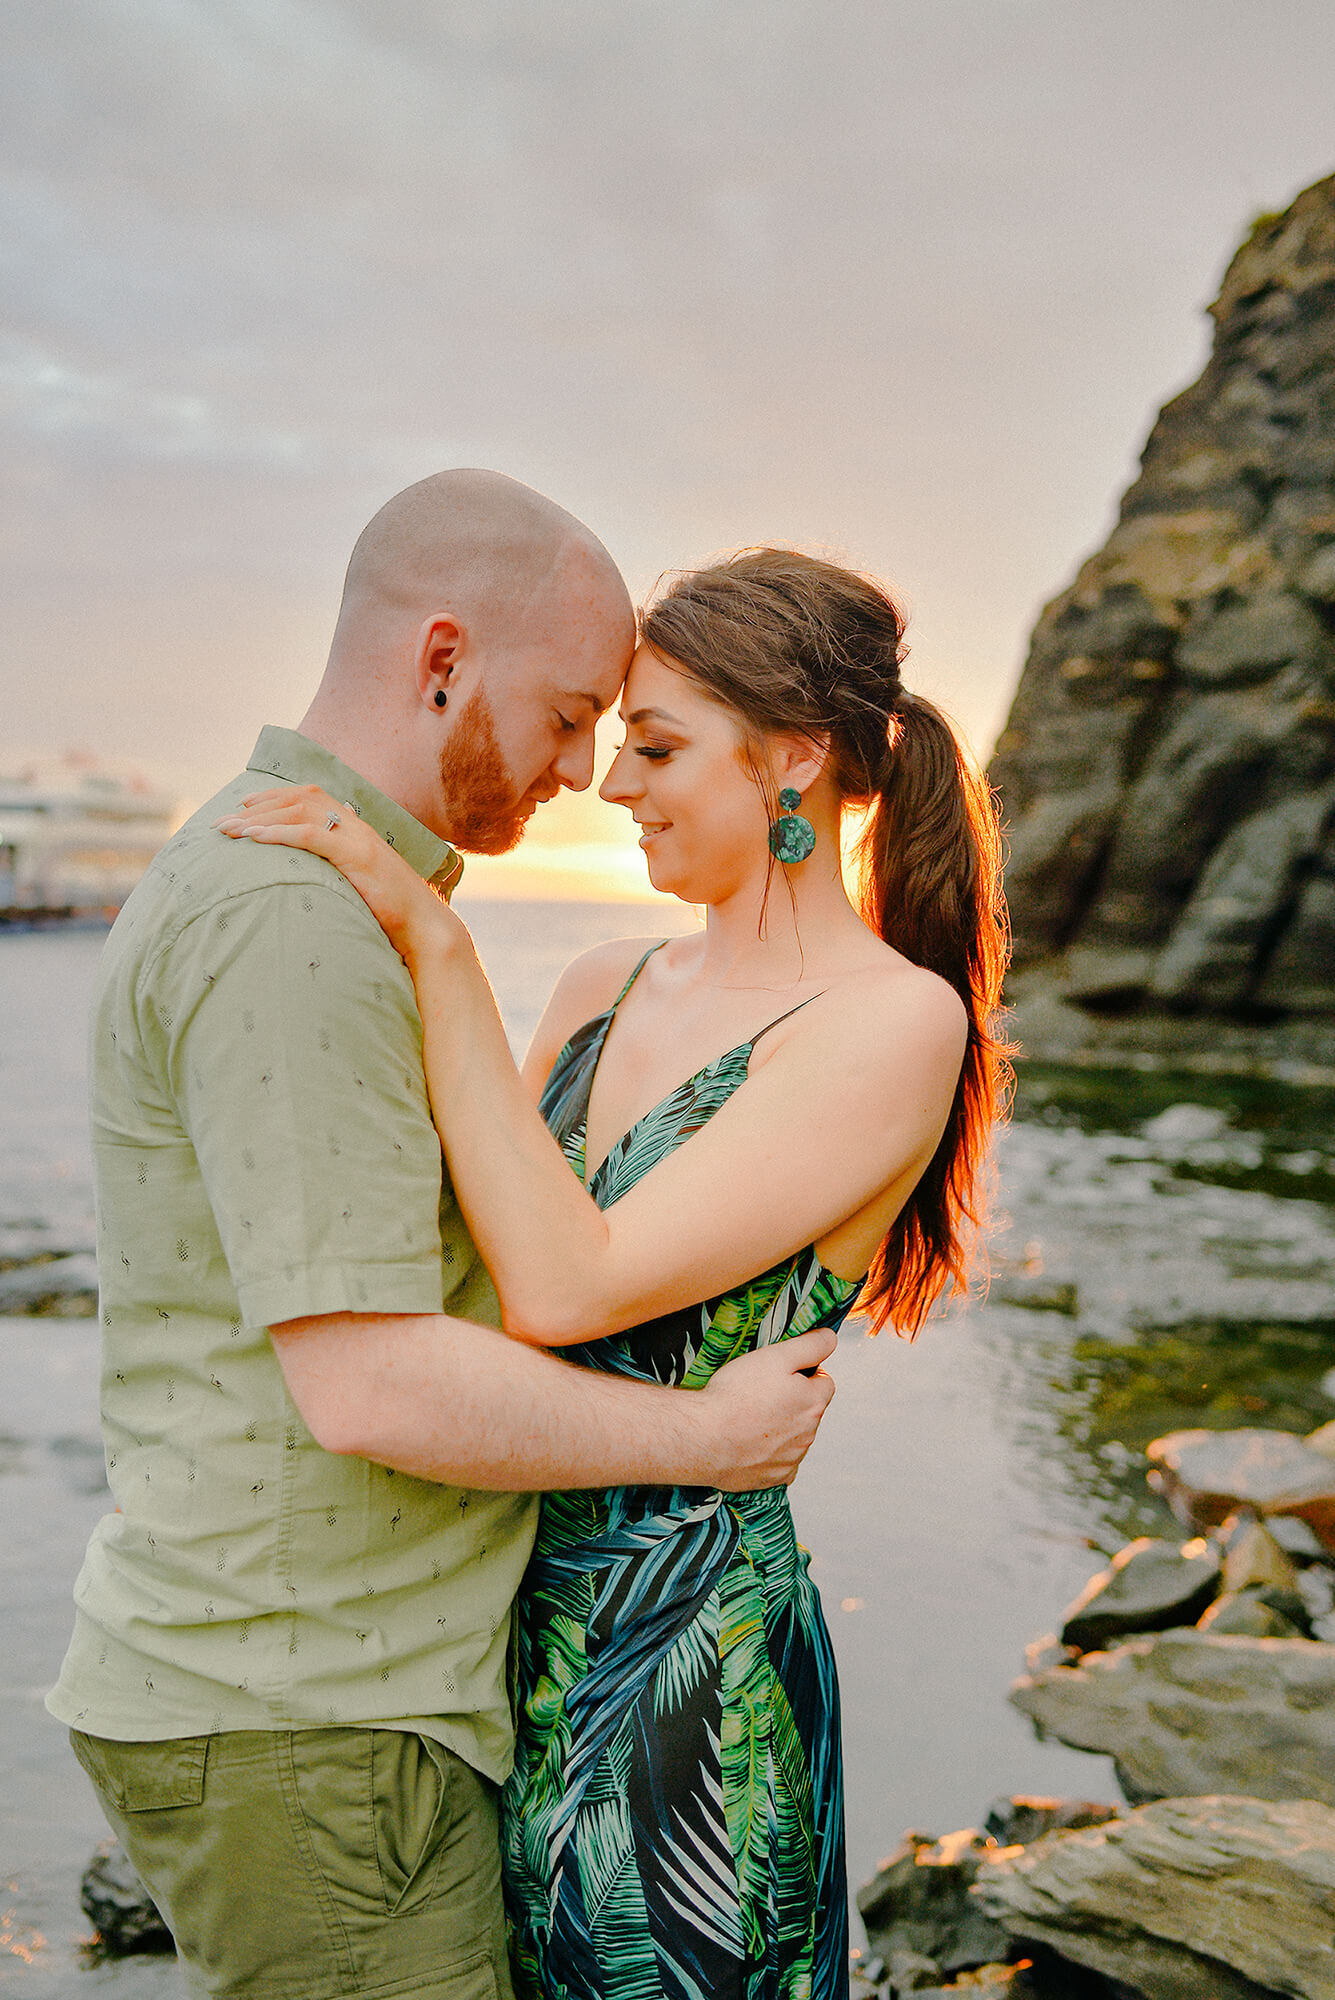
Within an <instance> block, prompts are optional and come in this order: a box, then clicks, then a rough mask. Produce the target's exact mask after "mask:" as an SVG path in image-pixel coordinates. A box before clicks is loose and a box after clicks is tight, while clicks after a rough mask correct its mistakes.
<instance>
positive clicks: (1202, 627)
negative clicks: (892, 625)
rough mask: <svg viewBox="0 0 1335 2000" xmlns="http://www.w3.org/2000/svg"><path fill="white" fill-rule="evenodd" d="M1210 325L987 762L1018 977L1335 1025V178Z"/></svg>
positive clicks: (1261, 239) (1044, 631)
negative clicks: (998, 801)
mask: <svg viewBox="0 0 1335 2000" xmlns="http://www.w3.org/2000/svg"><path fill="white" fill-rule="evenodd" d="M1211 312H1212V314H1213V317H1214V320H1215V340H1214V351H1213V354H1212V356H1211V359H1210V362H1209V365H1208V366H1207V368H1206V370H1205V372H1204V374H1203V375H1202V376H1201V378H1200V380H1199V381H1197V382H1196V383H1194V384H1193V385H1192V387H1191V388H1189V389H1187V390H1185V391H1184V392H1183V393H1182V394H1181V395H1180V396H1178V397H1176V398H1175V399H1174V400H1173V401H1172V402H1171V403H1169V404H1168V406H1167V407H1166V408H1165V409H1164V410H1163V412H1162V413H1161V415H1160V417H1159V419H1158V422H1157V423H1156V424H1155V426H1154V429H1153V431H1152V433H1151V436H1150V439H1149V443H1148V445H1147V446H1146V448H1145V452H1144V456H1143V459H1142V462H1141V463H1142V470H1141V474H1140V477H1139V478H1138V479H1137V480H1136V482H1135V484H1134V485H1133V486H1132V487H1131V488H1130V490H1129V492H1128V493H1127V494H1126V496H1125V498H1124V500H1123V502H1122V508H1121V515H1120V519H1119V521H1118V524H1117V526H1116V528H1115V529H1114V531H1113V534H1112V536H1111V537H1110V539H1109V541H1108V543H1107V545H1106V546H1105V547H1104V548H1103V549H1102V550H1100V551H1099V553H1098V554H1097V555H1095V556H1093V557H1091V558H1090V560H1089V561H1088V562H1086V563H1085V565H1084V567H1083V568H1082V569H1081V571H1080V573H1079V575H1078V576H1077V578H1076V580H1075V582H1074V584H1072V586H1071V587H1070V589H1069V590H1067V591H1066V592H1064V594H1063V595H1062V596H1060V597H1058V598H1057V599H1055V601H1054V602H1053V603H1051V604H1050V605H1049V606H1048V607H1047V609H1046V610H1045V611H1044V612H1043V615H1042V617H1041V618H1040V620H1039V623H1038V627H1037V629H1036V631H1035V633H1034V638H1033V643H1032V649H1031V652H1030V655H1029V660H1028V663H1027V665H1026V667H1025V669H1024V674H1023V676H1022V678H1021V681H1020V685H1019V689H1018V691H1017V694H1016V697H1015V702H1014V705H1013V707H1012V710H1011V713H1010V717H1009V720H1008V722H1007V726H1006V729H1005V731H1004V732H1003V734H1002V736H1001V738H1000V740H999V742H998V745H997V752H996V758H995V761H994V764H993V767H992V777H993V780H994V782H995V783H996V785H997V786H998V788H999V790H1000V792H1001V795H1002V799H1003V802H1004V806H1005V812H1006V817H1007V820H1008V822H1009V829H1010V831H1009V839H1010V847H1011V860H1010V868H1009V873H1008V878H1007V879H1008V891H1009V896H1010V904H1011V913H1012V919H1013V922H1014V928H1015V938H1016V960H1017V964H1018V965H1021V966H1023V965H1031V966H1043V967H1046V968H1047V969H1048V971H1049V972H1050V974H1051V978H1052V980H1053V983H1054V986H1055V987H1056V988H1058V989H1060V990H1061V991H1063V992H1064V993H1066V994H1068V995H1069V996H1070V997H1071V998H1072V999H1074V1000H1076V1001H1078V1002H1080V1003H1082V1004H1084V1005H1087V1006H1090V1007H1095V1008H1099V1009H1102V1010H1112V1011H1116V1010H1119V1009H1120V1010H1132V1009H1137V1008H1139V1009H1150V1010H1154V1009H1158V1010H1161V1011H1175V1010H1177V1011H1182V1010H1185V1011H1203V1012H1206V1013H1210V1014H1214V1015H1220V1016H1229V1015H1231V1016H1240V1017H1243V1018H1247V1017H1249V1016H1252V1017H1254V1016H1256V1015H1258V1014H1259V1015H1264V1016H1273V1015H1276V1014H1278V1015H1283V1016H1292V1017H1309V1018H1310V1017H1317V1018H1318V1019H1324V1018H1326V1017H1329V1018H1330V1025H1331V1026H1332V1027H1335V176H1331V177H1330V178H1329V179H1326V180H1323V181H1320V182H1318V183H1317V184H1316V185H1315V186H1313V187H1310V188H1308V189H1307V190H1306V191H1305V192H1304V193H1303V194H1301V195H1299V197H1298V198H1297V200H1296V201H1295V202H1294V203H1293V204H1292V206H1291V207H1290V208H1289V209H1288V210H1287V211H1286V212H1285V213H1284V214H1283V215H1280V216H1277V217H1267V218H1263V219H1262V220H1261V221H1260V222H1258V223H1257V224H1256V226H1255V227H1254V229H1253V230H1252V233H1251V235H1250V236H1249V237H1248V239H1247V241H1246V242H1245V243H1244V245H1243V246H1242V248H1241V249H1240V250H1239V251H1238V253H1237V255H1236V257H1235V258H1234V260H1233V262H1232V264H1231V266H1230V267H1229V270H1228V273H1227V275H1226V277H1225V279H1224V284H1223V289H1222V291H1221V292H1220V295H1219V298H1218V299H1217V300H1216V301H1215V304H1214V305H1213V306H1212V307H1211ZM1021 1028H1022V1032H1023V1021H1022V1023H1021Z"/></svg>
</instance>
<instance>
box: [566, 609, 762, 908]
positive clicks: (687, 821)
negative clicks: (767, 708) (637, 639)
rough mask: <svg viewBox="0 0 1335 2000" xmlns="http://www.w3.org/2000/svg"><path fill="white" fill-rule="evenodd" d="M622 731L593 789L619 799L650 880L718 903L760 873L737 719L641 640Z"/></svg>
mask: <svg viewBox="0 0 1335 2000" xmlns="http://www.w3.org/2000/svg"><path fill="white" fill-rule="evenodd" d="M620 712H621V720H622V722H623V723H624V724H625V728H626V740H625V743H624V744H623V745H622V747H621V749H620V750H619V751H618V752H617V756H616V761H615V762H614V764H613V765H612V768H611V770H610V771H609V772H608V774H607V776H606V778H605V779H604V780H603V783H602V784H601V785H600V786H599V796H600V797H602V798H604V799H610V800H612V801H613V802H614V803H615V804H617V805H621V806H625V807H626V808H627V810H628V811H629V812H630V813H632V814H633V816H634V818H635V820H636V823H637V824H638V825H639V826H640V827H641V828H642V832H641V834H640V846H641V847H642V848H643V849H644V855H645V860H646V861H647V862H648V864H649V880H650V881H651V882H652V883H653V885H654V887H655V888H656V889H664V890H667V891H668V892H669V893H670V894H671V895H674V896H680V897H681V899H682V901H683V902H686V903H718V902H722V901H724V900H725V899H726V898H727V897H729V896H731V895H734V894H736V892H737V891H738V889H740V888H742V887H744V886H745V885H746V883H747V882H748V881H749V880H752V879H754V878H760V879H763V878H764V877H765V875H766V874H767V872H768V867H769V852H768V847H767V844H766V843H767V836H768V831H769V815H768V813H767V812H766V809H765V801H764V798H763V797H762V795H761V792H760V788H759V786H758V785H757V784H756V781H755V778H754V777H753V776H752V774H751V772H750V770H749V768H748V767H747V765H746V763H745V762H744V761H743V755H742V749H743V733H742V728H741V725H740V723H739V722H738V721H737V719H736V718H735V717H734V716H733V715H731V714H730V713H729V711H728V710H727V709H725V708H721V707H720V706H719V704H718V703H717V702H714V701H711V700H710V699H709V698H708V696H707V695H705V694H703V693H702V692H701V690H700V688H699V687H698V686H697V684H696V683H695V682H694V681H692V680H691V679H690V678H689V676H688V675H686V674H683V673H680V672H678V671H677V669H676V668H674V667H671V666H669V665H668V664H667V663H666V662H665V661H664V660H661V659H660V658H659V657H658V655H657V654H656V653H652V652H650V650H649V648H648V647H647V646H641V647H639V649H638V650H637V652H636V654H635V657H634V659H633V660H632V661H631V665H630V672H629V673H628V674H627V676H626V685H625V688H624V689H623V691H622V696H621V711H620Z"/></svg>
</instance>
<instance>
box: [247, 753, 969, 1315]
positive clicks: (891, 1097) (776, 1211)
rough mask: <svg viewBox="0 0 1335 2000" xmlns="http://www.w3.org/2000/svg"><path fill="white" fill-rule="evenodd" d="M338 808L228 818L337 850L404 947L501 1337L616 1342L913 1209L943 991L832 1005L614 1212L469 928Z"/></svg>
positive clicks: (841, 997) (852, 993)
mask: <svg viewBox="0 0 1335 2000" xmlns="http://www.w3.org/2000/svg"><path fill="white" fill-rule="evenodd" d="M297 794H300V795H301V796H297ZM270 800H272V801H273V803H269V802H268V801H270ZM333 810H334V808H333V807H332V805H331V803H330V801H328V800H327V799H326V798H325V796H324V794H322V793H314V791H313V788H307V787H300V788H285V789H284V791H283V792H281V793H278V794H273V795H266V802H265V803H264V804H263V805H262V806H261V808H260V810H259V811H258V812H257V813H256V814H254V815H242V816H238V818H237V819H236V820H234V821H232V822H224V823H223V824H224V827H225V829H226V830H228V831H233V830H234V831H240V832H249V833H250V834H251V836H252V838H260V839H270V840H286V841H288V842H289V843H290V844H292V845H296V846H302V847H307V848H309V849H310V850H311V851H313V852H316V853H321V854H324V855H326V856H327V858H329V859H330V860H332V861H334V862H335V864H336V865H337V866H339V867H340V868H341V869H342V870H343V872H344V873H345V874H346V875H347V877H348V879H349V881H350V882H351V883H352V884H353V886H354V887H355V888H357V889H358V890H359V892H360V893H361V894H362V895H363V896H365V897H366V900H367V901H368V903H369V904H370V906H371V908H372V910H373V911H374V912H375V914H376V915H377V916H378V917H379V918H380V920H381V922H382V923H383V924H384V925H385V928H386V930H387V932H388V934H389V936H390V937H391V939H392V941H393V942H394V943H395V945H396V946H397V948H398V949H399V950H400V952H401V953H402V954H403V957H404V960H405V962H406V963H407V965H408V968H409V971H410V972H411V973H412V976H413V981H414V984H415V986H416V989H417V996H418V1006H419V1009H420V1012H421V1016H422V1028H423V1060H424V1064H425V1068H426V1075H427V1083H428V1087H429V1090H430V1094H431V1104H432V1112H433V1115H434V1117H435V1121H436V1125H437V1129H438V1130H439V1132H440V1135H441V1141H442V1144H443V1146H444V1148H445V1152H446V1155H447V1158H448V1160H449V1167H450V1177H451V1180H452V1181H453V1184H454V1189H455V1193H456V1194H457V1196H458V1199H459V1204H460V1207H461V1209H462V1210H463V1213H464V1216H465V1219H466V1220H467V1222H468V1226H469V1229H470V1230H471V1232H472V1235H473V1238H474V1241H475V1242H476V1243H477V1246H478V1249H479V1250H480V1251H481V1253H482V1256H483V1259H484V1261H485V1262H486V1264H487V1266H488V1268H489V1270H490V1271H491V1274H492V1277H493V1278H494V1280H495V1283H496V1289H497V1291H498V1293H499V1294H500V1298H501V1304H502V1310H503V1313H504V1316H505V1325H506V1328H507V1330H508V1331H510V1332H512V1333H515V1334H517V1335H518V1336H520V1337H521V1338H524V1339H528V1340H531V1341H534V1342H536V1343H537V1344H539V1345H543V1346H560V1345H566V1344H571V1343H575V1342H580V1341H585V1340H593V1339H597V1338H599V1337H601V1336H602V1335H604V1334H607V1333H613V1332H619V1331H620V1330H622V1329H623V1328H624V1327H627V1326H630V1325H633V1324H635V1323H636V1322H637V1321H639V1320H643V1319H648V1318H651V1317H653V1316H654V1315H655V1314H658V1313H662V1312H668V1311H671V1310H673V1309H674V1308H677V1307H680V1306H685V1305H692V1304H695V1303H696V1302H698V1301H699V1300H701V1299H705V1298H710V1297H714V1296H716V1295H717V1294H719V1293H721V1292H724V1291H727V1290H729V1289H731V1288H732V1287H733V1286H735V1285H738V1284H742V1283H744V1282H746V1281H747V1280H748V1279H749V1278H751V1277H753V1276H754V1275H755V1274H756V1272H758V1271H763V1270H767V1269H768V1268H769V1267H770V1266H771V1265H773V1264H776V1263H778V1262H780V1261H781V1260H782V1259H783V1258H785V1257H788V1256H791V1255H793V1254H794V1253H795V1252H796V1251H798V1250H800V1249H802V1248H804V1247H805V1246H806V1245H807V1244H809V1243H812V1242H816V1241H818V1240H819V1239H820V1238H821V1237H822V1236H823V1235H825V1234H827V1233H828V1232H829V1231H830V1230H832V1229H833V1228H834V1227H835V1226H836V1225H837V1224H838V1223H840V1222H843V1221H845V1220H846V1219H847V1218H848V1217H849V1216H851V1215H854V1214H856V1213H857V1212H858V1210H859V1209H861V1208H863V1207H864V1206H866V1204H867V1203H868V1202H870V1201H871V1200H872V1199H873V1198H875V1197H876V1196H878V1195H880V1194H882V1193H883V1192H884V1191H886V1190H892V1189H895V1188H900V1189H902V1193H901V1196H900V1198H901V1200H902V1199H904V1198H906V1197H907V1195H908V1194H909V1192H910V1190H911V1189H912V1186H913V1184H914V1182H915V1180H916V1179H917V1177H918V1175H919V1174H920V1173H921V1171H922V1168H923V1167H924V1166H925V1164H926V1162H927V1161H928V1160H929V1159H930V1157H931V1155H932V1153H933V1151H934V1150H935V1147H936V1144H937V1141H938V1139H939V1138H940V1135H941V1132H942V1130H943V1128H944V1125H945V1120H946V1116H947V1114H948V1112H949V1108H950V1104H951V1100H952V1097H953V1094H954V1089H955V1083H956V1079H957V1077H958V1074H959V1066H960V1061H961V1057H962V1053H963V1048H964V1015H963V1009H962V1007H961V1006H960V1003H959V1001H958V999H957V998H956V996H955V995H954V994H953V993H952V992H951V991H950V989H949V987H947V986H946V985H945V984H944V982H943V981H941V980H938V979H936V978H935V977H934V976H933V975H931V974H928V973H923V972H921V971H919V970H918V969H917V968H907V969H905V970H903V971H896V972H894V973H892V974H885V975H882V974H879V973H878V974H874V975H866V976H864V977H863V978H862V979H860V980H859V981H857V982H852V981H850V982H848V985H847V986H846V987H844V988H841V989H840V990H839V991H838V992H836V993H833V994H830V995H826V996H822V998H821V1000H820V1002H819V1003H818V1004H817V1005H815V1006H813V1007H810V1008H807V1009H805V1010H804V1013H803V1015H802V1016H801V1017H800V1031H794V1032H790V1033H789V1034H787V1035H785V1036H781V1037H776V1038H775V1039H774V1042H773V1043H772V1044H771V1045H770V1046H769V1048H767V1050H766V1051H765V1052H764V1055H763V1058H762V1059H758V1060H757V1061H756V1063H755V1065H754V1070H753V1074H752V1075H751V1076H750V1077H749V1078H748V1080H747V1082H746V1084H745V1086H744V1087H743V1088H742V1089H739V1090H738V1091H736V1092H735V1093H734V1094H733V1096H732V1097H731V1098H730V1099H729V1100H728V1101H727V1102H726V1103H725V1104H724V1105H723V1107H722V1108H721V1109H720V1110H719V1111H718V1112H717V1113H716V1114H715V1115H714V1117H713V1118H711V1119H710V1120H709V1122H708V1123H707V1124H706V1125H705V1126H703V1127H702V1129H701V1130H700V1131H698V1132H696V1133H694V1134H693V1135H692V1137H691V1139H690V1142H689V1144H686V1145H682V1146H679V1147H677V1148H676V1149H675V1150H674V1151H673V1152H671V1153H670V1154H668V1155H667V1157H666V1158H665V1159H663V1160H661V1161H660V1162H659V1163H658V1164H657V1165H656V1166H655V1167H653V1168H652V1169H651V1170H650V1171H649V1172H648V1173H647V1174H645V1175H644V1177H643V1178H642V1179H641V1180H640V1181H638V1182H637V1183H636V1185H635V1186H634V1187H633V1188H632V1189H631V1190H630V1191H629V1193H627V1194H626V1195H625V1196H624V1197H623V1198H622V1199H621V1200H620V1201H618V1202H617V1203H615V1204H614V1206H613V1207H611V1208H610V1209H607V1210H605V1211H603V1210H600V1209H599V1208H598V1207H597V1205H596V1204H595V1203H594V1201H593V1200H592V1199H591V1197H590V1196H589V1195H588V1193H587V1192H586V1190H585V1189H584V1188H583V1187H582V1186H581V1184H580V1182H579V1181H578V1180H577V1179H576V1177H575V1175H574V1174H572V1173H571V1171H570V1168H569V1165H568V1164H567V1162H566V1160H565V1158H564V1156H563V1154H562V1153H561V1151H560V1148H559V1147H558V1146H557V1144H556V1142H555V1140H554V1139H553V1138H552V1136H551V1134H550V1133H549V1132H548V1130H547V1128H546V1126H545V1125H544V1123H543V1121H542V1118H541V1117H540V1115H539V1113H538V1111H537V1108H536V1105H535V1104H534V1102H533V1100H532V1098H531V1097H530V1096H529V1094H528V1092H527V1091H526V1090H525V1088H524V1085H523V1083H522V1082H521V1079H520V1076H519V1073H518V1071H517V1070H516V1069H515V1066H514V1062H513V1059H512V1058H511V1055H510V1051H509V1047H508V1044H507V1042H506V1038H505V1033H504V1030H503V1028H502V1026H501V1021H500V1017H499V1015H498V1013H497V1011H496V1003H495V1000H494V998H493V997H492V993H491V989H490V987H489V986H488V984H487V981H486V977H485V975H484V973H483V971H482V968H481V966H480V965H479V963H478V961H477V957H476V954H475V953H474V951H473V947H472V941H471V939H470V938H469V935H468V932H467V929H466V928H465V926H464V925H463V924H462V922H461V921H460V920H459V919H458V918H457V917H455V916H454V915H453V913H452V912H451V911H449V910H447V909H446V908H445V906H444V905H443V904H441V903H440V902H439V900H438V899H437V898H436V897H435V896H434V895H433V894H432V892H431V891H430V890H428V889H427V888H426V887H425V885H423V884H422V883H421V882H420V879H419V878H417V877H416V876H415V875H414V874H413V871H412V870H411V869H410V868H409V867H408V865H407V863H406V862H404V861H403V860H402V858H401V857H399V856H397V855H394V854H393V853H392V852H391V850H389V849H388V848H384V847H383V844H382V843H380V842H379V841H378V840H377V837H376V836H375V835H374V834H373V833H371V831H370V829H369V828H366V827H364V826H362V825H361V824H360V823H358V824H357V825H356V826H349V825H347V824H346V819H345V822H344V823H343V824H341V825H340V826H338V827H336V828H333V829H330V828H327V827H326V825H325V819H326V818H327V816H328V815H329V813H330V812H331V811H333ZM372 842H374V843H375V847H376V848H379V849H381V850H382V852H380V853H376V852H375V851H374V850H373V849H372V847H371V845H370V843H372ZM414 885H415V886H414ZM614 990H615V989H613V991H614ZM611 997H612V996H611V994H608V995H607V997H606V998H604V999H603V1000H602V1001H601V1005H604V1006H605V1005H607V1004H608V1000H609V999H610V998H611ZM591 1011H593V1012H597V1011H598V1008H596V1007H595V1008H594V1009H592V1010H591ZM566 1032H567V1033H568V1032H569V1029H567V1030H566Z"/></svg>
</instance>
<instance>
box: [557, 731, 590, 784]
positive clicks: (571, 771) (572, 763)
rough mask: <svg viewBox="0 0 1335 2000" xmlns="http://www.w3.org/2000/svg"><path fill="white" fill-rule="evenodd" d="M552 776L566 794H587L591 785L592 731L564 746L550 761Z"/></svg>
mask: <svg viewBox="0 0 1335 2000" xmlns="http://www.w3.org/2000/svg"><path fill="white" fill-rule="evenodd" d="M551 768H552V775H553V776H554V777H555V778H557V779H559V780H560V782H561V784H563V785H564V786H565V788H566V790H567V791H568V792H587V791H588V789H589V786H590V785H591V784H592V783H593V731H592V730H590V731H589V732H588V735H587V736H585V735H584V734H583V732H581V734H580V736H579V738H578V740H575V741H572V742H570V743H569V744H567V745H565V746H564V747H563V748H562V749H561V750H560V751H559V752H558V754H557V756H556V757H555V758H554V759H553V760H552V767H551Z"/></svg>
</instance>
